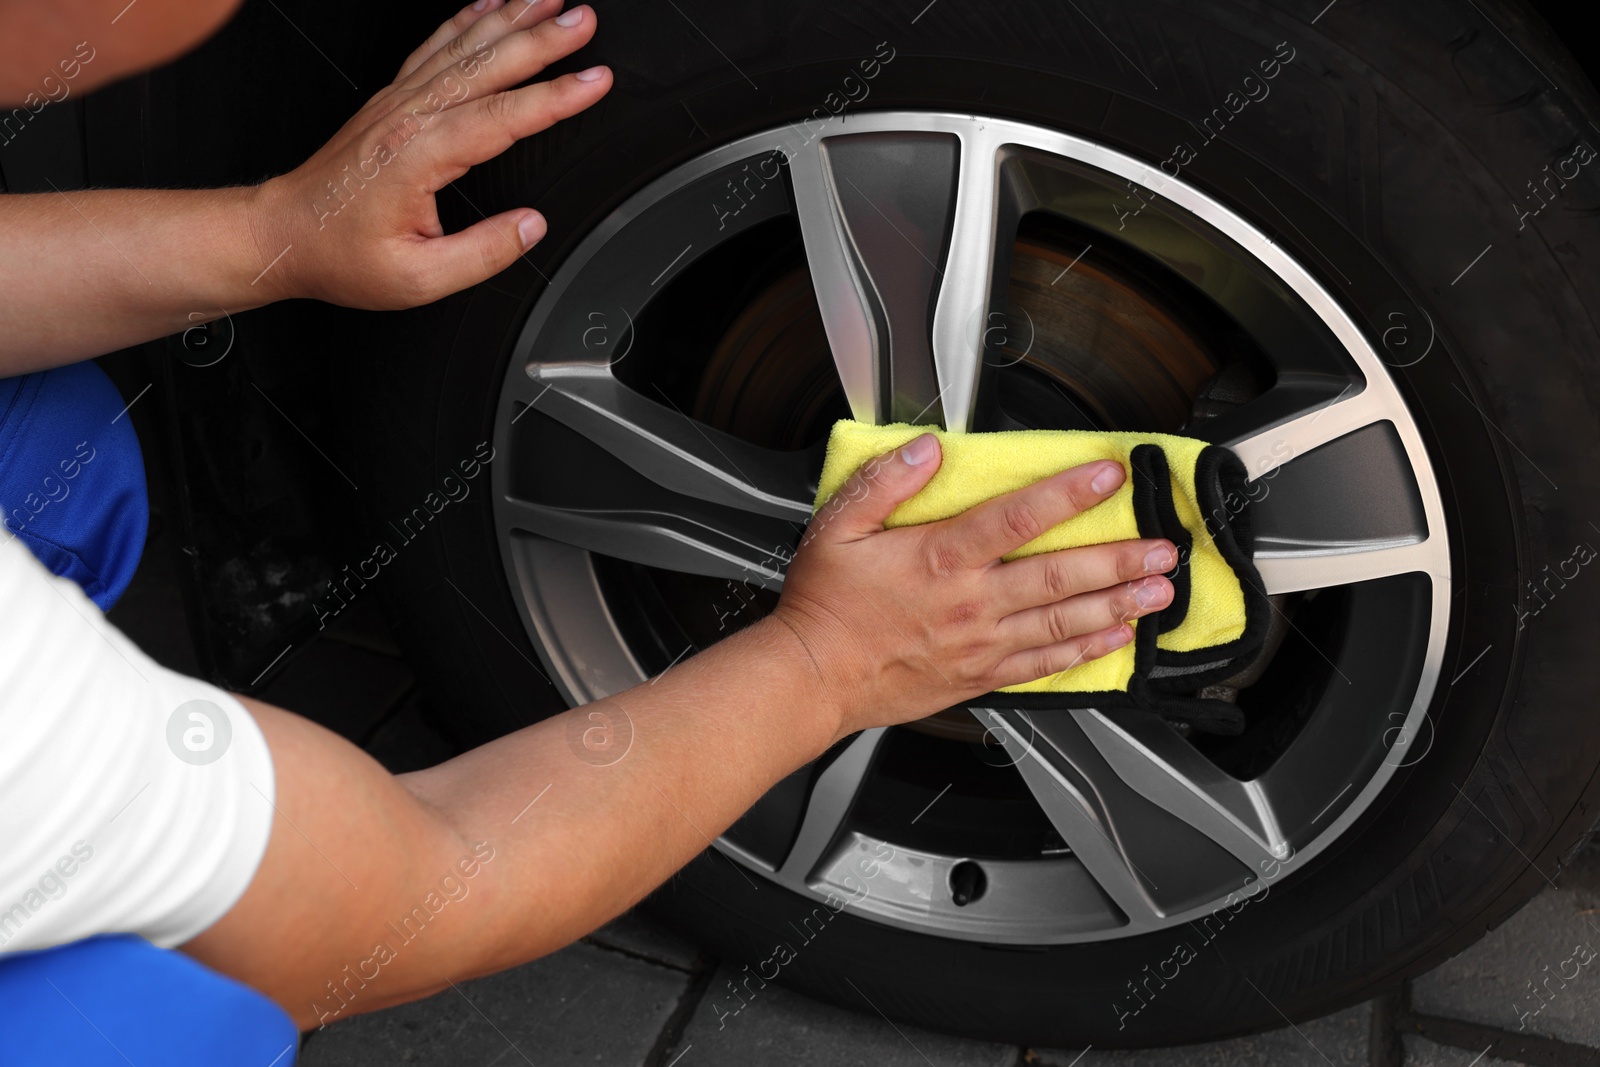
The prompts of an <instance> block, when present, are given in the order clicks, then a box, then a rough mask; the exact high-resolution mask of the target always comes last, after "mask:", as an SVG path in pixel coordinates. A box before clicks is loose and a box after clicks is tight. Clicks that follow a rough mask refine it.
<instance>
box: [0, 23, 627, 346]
mask: <svg viewBox="0 0 1600 1067" xmlns="http://www.w3.org/2000/svg"><path fill="white" fill-rule="evenodd" d="M560 10H561V0H537V2H535V3H532V4H528V3H525V2H524V0H510V3H509V4H502V2H501V0H491V2H490V4H489V5H488V7H487V8H486V9H485V10H484V11H482V12H479V11H474V10H473V9H472V8H471V7H469V8H467V9H465V10H464V11H462V12H461V13H459V14H458V15H456V17H455V18H453V19H451V20H450V21H449V22H447V23H445V24H444V25H443V26H441V27H440V29H439V31H438V32H437V33H435V34H434V35H433V36H432V37H430V38H429V40H428V41H427V42H426V43H425V44H424V45H423V46H422V47H421V48H419V49H418V50H417V51H416V52H415V53H413V54H412V56H411V57H410V58H409V59H407V61H406V63H405V65H404V66H402V67H401V70H400V73H399V75H398V76H397V77H396V78H395V81H394V83H393V84H392V85H389V86H387V87H386V88H385V89H383V90H382V91H381V92H379V93H378V94H377V95H376V96H374V97H373V98H372V99H371V100H370V101H369V102H368V103H367V105H366V106H365V107H363V108H362V109H361V111H360V112H359V113H357V114H356V116H355V117H354V118H352V119H351V120H350V121H349V122H348V123H347V124H346V125H345V126H344V128H343V129H341V130H340V131H339V132H338V133H337V134H335V135H334V137H333V139H332V140H331V141H329V142H328V144H327V145H326V146H324V147H323V148H322V149H321V150H320V151H318V152H317V154H316V155H315V156H313V157H312V158H311V159H310V160H308V161H307V162H306V163H305V164H303V165H302V166H300V167H298V168H296V169H295V170H294V171H292V172H290V173H288V174H285V175H283V176H281V177H278V178H274V179H272V180H270V181H268V182H266V183H264V184H263V185H261V186H256V187H249V188H237V189H220V190H139V191H133V190H86V191H73V192H65V191H56V192H51V193H40V194H29V195H12V196H0V291H3V292H5V294H6V299H5V301H4V303H3V305H0V377H5V376H10V375H14V374H21V373H24V372H27V371H33V370H41V369H44V368H47V367H54V366H60V365H61V364H64V363H72V362H75V361H77V360H80V359H87V358H90V357H92V356H97V355H101V354H103V353H105V352H109V351H114V350H115V349H118V348H123V347H126V346H127V345H131V344H136V343H138V342H141V341H148V340H151V339H153V338H157V337H163V336H166V335H168V334H173V333H178V332H181V331H183V330H186V329H188V328H189V327H192V326H195V325H196V324H198V323H202V322H208V321H211V320H213V319H219V318H221V317H222V316H223V315H224V314H236V313H238V312H240V311H244V310H247V309H249V308H254V307H259V306H261V305H263V304H267V303H270V302H272V301H274V300H281V299H285V298H288V297H314V298H317V299H321V300H328V301H330V302H333V303H339V304H344V305H347V306H350V307H361V308H400V307H411V306H415V305H418V304H425V303H428V302H429V301H432V300H437V299H439V298H440V297H443V296H446V295H448V294H450V293H453V292H456V291H458V290H460V289H464V288H466V287H467V286H469V285H473V284H475V283H477V282H480V281H482V280H484V279H485V278H488V277H490V276H492V275H493V274H495V273H497V272H499V271H500V270H503V269H504V268H505V267H507V266H509V265H510V264H511V263H512V262H514V261H515V260H516V258H517V257H518V256H520V255H522V254H523V252H525V251H526V250H527V249H528V248H529V247H530V246H532V245H533V244H534V243H535V242H536V241H537V240H538V239H539V238H540V237H542V236H543V235H544V232H545V221H544V219H543V217H542V216H540V215H539V213H538V212H537V211H534V210H533V209H531V208H518V209H515V210H512V211H508V212H505V213H503V214H500V215H497V216H494V217H492V218H489V219H486V220H484V221H482V222H479V223H477V224H475V225H473V226H470V227H468V228H467V229H465V230H462V231H461V232H460V233H456V234H448V235H447V234H445V233H444V232H443V228H442V226H441V225H440V222H439V216H438V210H437V206H436V204H435V201H434V194H435V193H436V192H437V191H438V190H439V189H441V188H443V187H444V186H445V185H447V184H449V183H450V182H452V181H454V180H455V179H457V178H459V177H461V176H462V175H463V174H465V173H466V171H467V169H468V168H469V167H471V166H473V165H474V164H477V163H480V162H482V161H484V160H486V159H490V158H493V157H494V156H496V155H499V154H500V153H501V152H503V151H505V150H506V149H507V148H509V147H510V146H511V145H512V144H513V143H514V142H515V141H516V140H518V139H519V138H522V137H527V136H530V135H532V134H534V133H537V132H539V131H540V130H543V129H546V128H548V127H549V126H551V125H553V124H554V123H556V122H558V121H560V120H561V119H563V118H566V117H568V116H570V115H573V114H576V113H577V112H579V111H581V110H583V109H584V108H586V107H588V106H589V105H590V104H592V103H594V102H595V101H597V100H599V99H600V97H602V96H604V95H605V93H606V91H607V90H608V89H609V88H610V86H611V75H610V72H609V71H606V70H605V69H604V68H597V69H596V70H594V71H590V72H584V73H583V74H569V75H565V76H563V77H560V78H556V79H553V80H551V81H546V82H539V83H536V84H533V85H529V86H526V87H524V88H521V89H513V88H512V87H513V86H516V85H518V84H519V83H521V82H523V81H525V80H526V79H528V78H530V77H532V76H533V75H535V74H537V73H539V72H540V71H541V70H543V69H544V68H545V67H546V66H547V65H549V64H550V63H553V62H555V61H556V60H558V59H560V58H562V57H563V56H566V55H568V54H569V53H571V52H573V51H576V50H577V49H578V48H580V47H582V46H583V45H585V44H587V43H588V42H589V39H590V38H591V37H593V35H594V31H595V17H594V12H593V11H592V10H590V9H589V8H588V7H578V8H574V9H573V10H572V11H570V12H568V13H567V14H566V16H564V17H565V18H567V19H568V21H569V22H570V25H562V24H561V23H560V22H559V21H558V19H557V18H556V17H555V16H556V15H557V13H558V12H560Z"/></svg>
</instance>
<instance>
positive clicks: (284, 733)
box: [185, 435, 1175, 1027]
mask: <svg viewBox="0 0 1600 1067" xmlns="http://www.w3.org/2000/svg"><path fill="white" fill-rule="evenodd" d="M918 442H922V444H921V445H918V443H917V442H913V443H912V444H911V445H907V446H906V448H904V449H901V450H900V452H898V453H894V454H891V455H890V456H888V457H884V458H881V459H880V460H876V461H874V462H873V463H871V464H869V465H868V466H867V467H866V468H863V471H861V472H858V474H857V475H856V476H855V478H854V479H853V480H852V482H850V483H849V484H848V485H847V486H846V487H845V489H844V490H842V491H841V492H840V494H839V495H838V497H836V498H835V501H834V502H833V503H832V504H830V506H829V507H828V508H825V509H824V511H823V512H822V513H821V514H820V515H819V516H818V517H817V518H816V519H814V520H813V522H812V528H811V530H810V531H809V532H808V535H807V538H806V542H805V543H804V544H803V545H802V547H801V550H800V552H799V553H798V554H797V555H796V557H795V560H794V562H793V563H792V564H791V567H790V570H789V576H788V580H787V582H786V588H785V591H784V594H783V598H782V600H781V601H780V604H779V607H778V609H777V612H776V613H775V615H774V616H772V617H770V618H768V619H765V620H763V621H761V622H759V623H757V624H755V625H753V626H751V627H749V628H748V629H746V630H744V631H742V632H740V633H738V634H735V635H734V636H732V637H730V638H728V639H727V640H725V641H723V642H721V643H720V644H718V645H716V646H715V647H713V648H711V649H709V650H708V651H706V652H704V653H702V654H700V655H698V656H695V657H693V658H691V659H689V660H687V661H685V662H683V663H682V664H680V665H678V666H677V667H675V668H673V669H671V670H669V671H667V672H666V673H665V674H663V675H661V676H659V677H658V678H657V679H656V680H654V681H653V682H650V683H647V684H645V685H641V686H638V687H636V688H634V689H631V690H629V691H627V692H625V693H622V694H619V695H617V696H614V697H611V698H608V699H606V700H602V701H598V702H596V703H594V704H590V705H586V706H584V707H582V708H578V709H574V710H573V711H569V712H566V713H565V714H563V715H559V716H556V717H555V718H552V719H549V720H546V721H544V722H541V723H539V724H538V725H536V726H532V727H529V728H527V729H524V730H522V731H519V732H518V733H515V734H512V735H510V736H508V737H505V738H502V739H500V740H498V741H495V742H493V743H490V744H487V745H484V746H482V747H480V748H478V749H476V750H474V751H472V752H469V753H466V754H464V755H462V756H460V757H458V758H456V759H453V760H450V761H449V762H447V763H444V764H441V765H440V766H438V767H435V768H432V769H430V770H427V771H422V772H419V773H416V774H411V775H403V776H400V777H398V778H394V777H390V776H389V775H388V774H386V773H385V772H384V771H383V770H382V769H381V768H380V767H379V766H378V765H377V764H376V763H374V762H373V761H372V760H371V759H370V758H369V757H367V756H366V755H364V754H363V753H361V752H360V751H359V750H357V749H355V748H354V747H353V746H351V745H349V744H348V743H346V742H344V741H342V740H340V739H338V738H337V737H335V736H333V735H332V734H330V733H328V732H327V731H325V730H323V729H321V728H320V727H317V726H315V725H312V724H311V723H308V722H306V721H305V720H302V719H299V718H297V717H295V716H293V715H291V714H289V713H287V712H284V711H280V710H278V709H275V708H270V707H266V706H264V705H261V704H258V703H254V702H251V703H250V707H251V710H252V712H253V713H254V714H255V715H256V716H257V717H258V720H259V721H260V723H261V726H262V728H263V730H264V732H265V733H266V736H267V739H268V741H269V744H270V745H271V747H272V751H273V759H274V764H275V767H276V773H277V779H278V798H279V799H278V808H279V818H278V820H277V822H276V823H275V825H274V828H273V832H272V839H271V843H270V845H269V847H268V850H267V854H266V857H265V859H264V860H263V863H262V866H261V869H260V871H259V872H258V874H257V876H256V879H255V881H254V882H253V883H252V885H251V887H250V889H249V891H248V892H247V893H246V894H245V896H244V897H243V899H242V900H241V901H240V902H239V903H238V904H237V905H236V906H235V907H234V908H233V910H232V911H231V912H229V914H228V915H227V916H225V917H224V918H223V920H222V921H221V922H219V923H218V924H217V925H215V926H214V927H212V928H211V929H210V930H208V931H207V932H206V933H204V934H202V935H201V936H200V937H198V938H196V939H194V940H193V941H191V942H189V944H188V945H187V946H185V950H186V951H188V952H190V953H191V954H193V955H195V956H196V957H198V958H200V959H201V960H203V961H205V962H207V963H210V964H211V965H212V966H215V967H217V968H218V969H220V970H223V971H225V972H227V973H230V974H233V975H235V976H237V977H239V978H241V979H243V980H244V981H247V982H249V983H250V984H252V985H255V986H256V987H257V988H260V989H262V990H264V991H265V992H267V993H268V994H269V995H271V996H273V997H275V998H276V999H277V1000H278V1001H279V1002H280V1003H282V1004H283V1005H284V1006H285V1007H286V1008H287V1009H288V1010H289V1011H290V1012H291V1013H292V1014H293V1015H294V1017H295V1018H296V1019H297V1020H298V1021H299V1023H300V1024H301V1025H302V1026H306V1027H309V1026H314V1025H317V1024H319V1023H321V1022H325V1021H331V1020H333V1019H336V1018H343V1017H345V1016H348V1015H351V1014H355V1013H358V1012H361V1011H369V1010H372V1009H373V1008H378V1007H383V1006H385V1005H387V1004H393V1003H398V1002H401V1001H404V1000H409V999H413V998H415V997H418V996H422V995H426V994H428V993H431V992H434V991H436V990H439V989H442V988H445V987H446V985H447V983H448V982H450V981H456V980H459V979H462V978H467V977H471V976H473V975H478V974H484V973H487V972H490V971H494V970H498V969H502V968H504V967H507V966H511V965H513V964H516V963H519V962H522V961H525V960H528V959H532V958H534V957H537V956H539V955H542V954H544V953H547V952H550V951H553V950H554V949H556V948H559V947H561V946H562V945H565V944H567V943H568V942H570V941H572V940H574V939H575V938H577V937H579V936H581V935H582V934H584V933H586V932H587V931H589V930H592V929H594V928H595V927H597V926H599V925H600V924H601V923H603V922H605V921H606V920H607V919H609V918H611V917H612V916H614V915H616V914H618V913H619V912H621V911H623V910H624V909H626V908H627V907H628V906H630V905H631V904H633V903H634V902H635V901H637V900H639V899H640V898H642V897H643V896H644V895H645V894H646V893H648V892H649V891H650V890H651V889H653V888H654V887H655V886H657V885H658V884H660V883H661V882H662V881H663V880H664V879H665V878H666V877H667V876H668V875H670V874H671V872H673V871H674V870H676V869H678V868H679V867H680V866H682V865H683V864H684V863H686V862H687V861H688V860H689V859H690V858H692V857H693V856H694V855H695V854H696V853H698V852H700V851H701V850H702V849H704V848H706V847H707V846H708V845H709V844H710V843H711V841H712V839H713V838H714V837H715V836H716V835H717V834H719V833H721V832H722V831H723V830H725V829H726V828H727V827H728V826H729V825H730V824H731V823H732V822H733V821H734V819H736V818H737V817H738V816H739V815H740V813H742V812H743V811H745V810H746V809H747V808H748V807H749V806H750V805H752V804H753V803H754V802H755V801H756V799H757V798H758V797H759V796H760V795H761V794H762V793H763V792H765V791H766V789H767V788H769V787H770V786H771V785H772V784H773V783H775V782H777V781H778V780H779V779H781V778H782V777H784V776H785V775H787V774H788V773H790V772H791V771H793V770H795V769H796V768H798V767H801V766H803V765H804V764H805V763H807V762H808V761H810V760H812V759H814V758H816V757H817V756H818V755H819V754H821V753H822V752H823V751H825V750H826V748H827V747H828V746H829V745H830V744H831V743H833V742H834V741H835V740H837V739H840V738H842V737H845V736H848V735H849V734H851V733H853V732H855V731H858V730H861V729H864V728H866V727H870V726H880V725H889V724H893V723H899V722H905V721H907V720H910V719H914V718H917V717H920V716H922V715H926V714H929V713H931V712H933V711H936V710H938V709H940V708H944V707H948V706H950V705H952V704H956V703H959V702H960V701H962V700H965V699H969V698H971V697H973V696H976V695H978V694H981V693H984V692H987V691H989V690H991V689H994V688H998V687H1000V686H1004V685H1010V684H1015V683H1019V682H1023V681H1027V680H1030V679H1033V678H1038V677H1043V676H1045V675H1048V674H1051V673H1054V672H1056V671H1060V670H1063V669H1066V668H1068V667H1070V666H1072V665H1074V664H1076V663H1079V662H1082V661H1084V660H1086V659H1089V658H1093V657H1095V656H1099V655H1103V654H1104V653H1106V652H1108V651H1110V650H1112V649H1113V648H1116V647H1118V646H1119V645H1121V644H1123V643H1125V642H1126V641H1127V640H1128V639H1129V638H1130V637H1131V632H1130V630H1129V628H1128V627H1127V626H1126V625H1125V624H1124V620H1126V619H1129V618H1132V617H1134V616H1136V615H1142V614H1145V613H1147V612H1150V611H1155V610H1158V609H1159V608H1161V607H1164V606H1165V605H1166V604H1167V603H1168V602H1169V601H1170V599H1171V595H1172V589H1171V585H1170V584H1169V583H1168V582H1167V581H1166V580H1165V579H1164V578H1161V577H1159V572H1161V571H1165V570H1167V569H1168V568H1170V566H1171V565H1172V563H1173V561H1174V560H1175V556H1173V555H1172V546H1171V545H1170V544H1169V543H1167V542H1162V541H1128V542H1122V543H1120V544H1116V545H1103V546H1095V547H1090V548H1082V549H1073V550H1069V551H1066V552H1057V553H1052V554H1050V555H1046V556H1035V557H1030V558H1027V559H1021V560H1017V561H1015V562H1012V563H1001V562H999V558H1000V556H1002V555H1003V554H1005V553H1006V552H1008V551H1010V550H1011V549H1012V548H1015V547H1017V546H1018V545H1019V544H1022V543H1024V542H1026V541H1027V540H1030V539H1031V535H1027V532H1028V531H1029V530H1039V531H1042V530H1043V529H1045V528H1048V527H1049V526H1051V525H1053V524H1055V523H1056V522H1060V521H1062V520H1064V519H1065V518H1067V517H1069V516H1070V515H1072V514H1074V513H1076V512H1077V511H1079V510H1082V509H1084V508H1086V507H1090V506H1093V505H1094V504H1096V503H1098V502H1099V501H1100V500H1102V499H1104V498H1105V497H1106V496H1107V495H1109V493H1110V492H1111V491H1112V490H1114V489H1115V488H1116V487H1117V486H1118V485H1120V484H1121V482H1122V480H1123V474H1122V472H1121V470H1120V469H1119V468H1117V466H1116V465H1115V464H1091V465H1088V466H1086V467H1080V468H1075V469H1074V470H1072V471H1068V472H1065V473H1063V474H1061V475H1057V476H1055V477H1053V478H1050V479H1046V480H1045V481H1042V482H1040V483H1038V484H1036V485H1034V486H1031V487H1029V488H1027V489H1023V490H1020V491H1018V492H1017V493H1014V494H1011V495H1010V496H1008V497H1005V498H1001V499H999V500H997V501H993V502H991V503H989V504H987V505H984V506H982V507H980V508H977V509H974V510H973V511H971V512H968V513H967V514H966V515H963V516H960V517H958V518H956V519H952V520H949V521H947V522H942V523H937V524H931V525H929V526H924V527H911V528H904V529H897V530H888V531H885V530H884V529H883V527H882V523H883V520H884V518H886V517H887V516H888V514H889V513H890V512H891V511H892V510H893V509H894V507H895V505H896V504H898V503H899V502H900V501H902V500H904V499H906V498H908V497H910V496H911V495H912V494H913V493H915V492H916V490H917V489H919V488H920V487H921V486H922V485H923V484H925V483H926V481H927V479H928V478H929V477H931V476H932V474H933V471H934V470H935V469H936V468H937V466H938V462H937V447H936V444H935V443H934V439H933V438H932V437H931V436H926V435H925V436H924V437H922V438H919V439H918ZM916 447H923V448H929V449H930V453H929V454H928V455H927V457H926V458H925V459H924V461H923V462H921V463H908V462H906V461H905V460H904V459H903V458H901V457H903V456H904V455H905V454H906V453H907V452H909V451H911V450H912V449H914V448H916ZM1100 475H1105V479H1104V480H1102V481H1100V482H1099V484H1098V485H1096V484H1095V481H1096V478H1097V477H1098V476H1100ZM1108 483H1109V484H1108ZM1025 535H1026V536H1025ZM1153 549H1155V550H1159V551H1157V552H1156V553H1155V555H1154V556H1153V557H1152V556H1151V552H1152V550H1153ZM1141 589H1143V590H1147V591H1148V593H1149V595H1148V596H1147V597H1146V602H1145V603H1144V604H1142V605H1141V604H1140V603H1138V598H1137V594H1138V593H1139V591H1140V590H1141ZM595 714H598V715H600V716H602V717H603V718H602V719H601V720H594V719H592V718H591V716H592V715H595ZM597 721H599V722H602V723H603V722H606V721H609V722H610V723H611V725H612V727H613V728H614V729H617V730H626V731H628V732H630V733H631V738H632V740H631V747H630V748H629V749H628V751H627V754H626V755H625V756H624V757H623V758H621V759H619V760H616V761H615V762H614V763H610V764H607V765H596V762H595V761H588V760H585V759H582V758H580V753H581V746H579V747H575V746H574V744H573V743H572V739H573V738H574V737H575V736H579V735H581V732H582V730H583V729H585V728H587V727H590V726H592V725H594V724H595V723H596V722H597ZM530 805H531V806H530ZM484 857H489V858H487V859H485V858H484ZM468 869H470V870H471V872H472V873H471V874H470V875H468V874H467V873H466V872H467V870H468ZM447 878H449V879H450V880H449V881H448V883H447V882H446V879H447ZM447 890H448V891H447ZM430 894H432V901H431V904H430V900H429V895H430ZM435 906H437V910H436V911H435ZM417 908H422V909H423V912H422V915H421V920H422V921H419V922H414V923H413V924H412V926H407V925H406V923H405V918H406V917H407V916H409V915H413V914H414V909H417ZM413 927H415V930H416V932H415V936H411V935H412V934H413ZM346 967H348V968H349V969H348V970H346Z"/></svg>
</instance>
